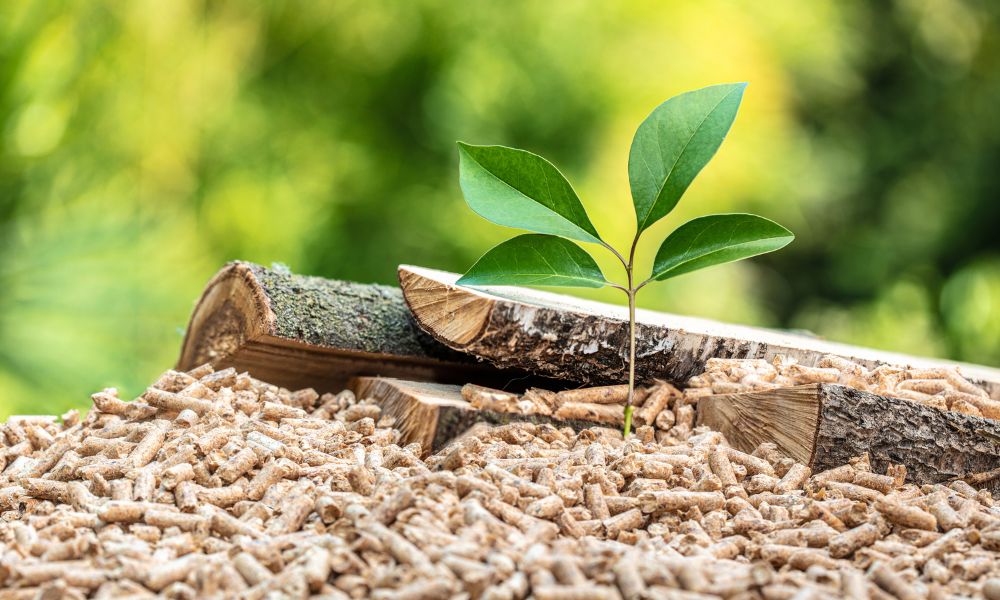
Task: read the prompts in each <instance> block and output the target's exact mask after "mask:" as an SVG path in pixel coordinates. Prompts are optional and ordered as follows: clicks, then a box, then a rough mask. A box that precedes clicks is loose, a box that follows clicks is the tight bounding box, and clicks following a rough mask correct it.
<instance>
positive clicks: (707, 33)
mask: <svg viewBox="0 0 1000 600" xmlns="http://www.w3.org/2000/svg"><path fill="white" fill-rule="evenodd" d="M998 18H1000V5H998V4H997V3H995V2H990V1H988V0H980V1H973V0H965V1H963V0H936V1H934V2H924V1H922V0H896V1H894V2H879V3H867V4H866V3H842V2H834V1H833V0H821V1H818V2H810V3H800V2H794V1H792V0H776V1H774V2H766V3H736V2H731V1H728V0H706V1H704V2H698V3H690V2H655V1H648V2H629V3H583V2H569V1H562V0H560V1H556V2H527V1H524V2H522V1H514V2H503V3H463V4H461V5H458V4H454V3H446V2H437V1H432V0H414V1H412V2H391V1H379V0H367V1H364V2H360V1H348V0H345V1H341V2H336V3H324V2H262V3H245V2H227V1H221V2H197V1H188V0H171V1H169V2H163V1H137V2H124V1H105V2H60V1H58V0H57V1H41V0H39V1H32V0H24V1H21V2H6V3H2V4H0V413H2V414H9V413H12V412H46V413H49V412H55V411H60V410H62V409H65V408H67V407H71V406H77V407H81V406H85V405H86V402H87V394H88V393H89V392H91V391H93V390H95V389H99V388H100V387H103V386H106V385H116V386H119V387H122V388H124V392H125V393H127V394H135V393H138V392H139V391H141V389H142V387H143V386H144V385H145V384H146V383H147V382H149V381H150V380H151V379H152V378H153V377H154V376H155V375H156V374H157V373H158V372H160V371H162V370H163V369H165V368H167V367H169V366H170V365H171V364H172V363H173V361H174V359H175V358H176V355H177V351H178V347H179V343H180V340H181V337H182V335H183V328H184V326H185V324H186V320H187V317H188V314H189V312H190V310H191V308H192V306H193V302H194V300H195V299H196V297H197V296H198V294H199V292H200V289H201V287H202V285H203V284H204V283H205V281H207V279H208V278H209V277H210V276H211V275H212V273H213V272H214V271H215V270H216V269H217V268H218V267H219V266H220V265H221V264H222V263H223V262H225V261H227V260H230V259H234V258H243V259H248V260H254V261H258V262H262V263H269V262H271V261H282V262H284V263H287V264H289V265H290V266H291V267H292V268H293V269H294V270H296V271H301V272H307V273H314V274H321V275H327V276H331V277H338V278H348V279H356V280H361V281H380V282H391V281H393V279H394V269H395V266H396V265H397V263H400V262H407V263H419V264H424V265H429V266H435V267H439V268H444V269H451V270H462V269H464V268H465V267H466V266H468V265H469V264H472V262H473V261H474V260H475V259H476V257H477V256H479V254H481V253H482V252H483V251H485V250H486V249H487V248H488V247H490V245H492V244H493V243H496V242H499V241H500V240H502V239H505V238H507V237H509V236H510V235H511V233H512V232H511V231H504V230H502V229H501V228H499V227H496V226H494V225H491V224H489V223H487V222H485V221H482V220H481V219H479V218H477V217H476V216H475V215H474V214H473V213H472V212H471V211H470V210H468V209H467V208H466V207H465V204H464V202H463V201H462V197H461V194H460V192H459V190H458V183H457V182H458V171H457V152H456V149H455V145H454V142H455V140H457V139H462V140H467V141H469V142H472V143H490V144H494V143H496V144H506V145H510V146H515V147H520V148H525V149H529V150H532V151H535V152H538V153H540V154H542V155H544V156H546V157H548V158H549V159H551V160H552V161H553V162H554V163H556V164H557V165H558V166H559V167H560V168H561V169H562V170H563V171H564V172H565V173H566V174H567V176H568V177H569V178H570V180H571V181H573V183H574V185H575V186H576V187H577V189H578V190H579V191H580V195H581V196H582V197H583V198H586V199H589V200H588V201H587V208H588V211H590V213H591V215H593V217H594V221H595V222H597V223H609V224H610V225H608V226H607V227H604V228H602V229H601V234H602V236H604V237H605V238H606V239H608V240H609V241H611V242H612V243H613V244H616V245H622V244H623V243H626V242H627V241H628V240H630V239H631V235H632V232H633V227H634V222H633V215H632V210H631V208H630V201H629V195H628V194H629V191H628V180H627V175H626V166H627V165H626V161H627V158H626V157H627V149H628V145H629V142H630V138H631V134H632V132H633V131H634V130H635V127H636V126H637V125H638V123H639V122H640V121H641V120H642V119H643V118H644V117H645V116H646V114H647V113H648V112H649V111H650V110H651V109H652V108H653V107H654V106H655V105H656V104H657V103H659V102H660V101H662V100H663V99H665V98H667V97H669V96H672V95H674V94H676V93H678V92H681V91H684V90H688V89H694V88H697V87H701V86H704V85H709V84H713V83H719V82H727V81H749V82H750V87H749V88H748V89H747V93H746V96H745V100H744V105H743V109H742V110H741V111H740V116H739V118H738V119H737V121H736V124H735V126H734V128H733V130H732V132H731V133H730V137H729V139H728V141H727V142H726V143H725V144H724V145H723V147H722V150H721V151H720V153H719V155H718V157H717V158H716V160H715V161H713V163H712V165H710V166H709V167H708V168H707V169H706V170H705V172H704V173H703V174H702V175H701V176H700V177H699V178H698V180H697V181H696V182H695V183H694V185H693V186H692V187H691V189H690V190H689V192H688V194H687V196H686V199H685V202H683V203H682V204H681V206H680V207H679V208H678V210H676V211H675V212H674V213H673V214H671V216H670V217H669V218H667V219H664V220H663V221H662V222H661V223H659V224H657V226H656V227H661V228H663V231H661V232H659V234H660V235H655V234H654V235H650V236H648V239H649V240H657V239H659V238H662V237H663V235H662V234H664V233H665V232H666V231H668V230H670V229H672V228H674V227H676V226H677V225H678V224H679V223H681V222H683V221H685V220H687V219H689V218H691V217H693V216H697V215H700V214H705V213H709V212H724V211H726V210H733V209H738V210H747V211H751V212H756V213H759V214H762V215H765V216H767V217H770V218H773V219H775V220H777V221H779V222H781V223H782V224H784V225H786V226H788V227H789V228H790V229H792V230H793V231H795V232H796V234H797V236H798V237H797V241H796V242H795V243H794V244H792V245H791V246H789V247H788V249H786V250H785V251H784V252H781V253H778V254H775V255H771V256H767V257H763V258H761V259H758V260H755V261H751V262H748V263H741V264H733V265H730V266H726V267H723V268H719V269H716V270H709V271H705V272H702V273H696V274H692V275H688V276H686V277H682V278H679V279H677V280H676V281H674V282H672V284H671V285H667V286H660V287H658V288H657V290H656V291H655V292H653V293H649V294H647V295H646V296H645V297H644V298H643V302H642V304H644V305H646V306H647V307H650V308H658V309H665V310H671V311H676V312H681V313H687V314H694V315H702V316H709V317H715V318H721V319H727V320H732V321H738V322H745V323H757V324H765V325H776V326H785V327H800V328H806V329H810V330H813V331H815V332H817V333H819V334H821V335H824V336H827V337H830V338H834V339H839V340H843V341H848V342H854V343H859V344H866V345H871V346H876V347H881V348H888V349H893V350H900V351H906V352H912V353H918V354H927V355H937V356H948V357H953V358H957V359H964V360H969V361H974V362H980V363H986V364H994V365H996V364H998V363H1000V236H998V234H997V229H998V226H1000V201H998V197H1000V174H998V172H997V165H998V164H1000V119H998V118H997V117H996V114H995V113H996V108H997V106H998V105H1000V22H998ZM654 250H655V248H644V249H643V250H642V251H641V253H640V254H641V255H643V256H652V255H653V251H654ZM602 267H603V268H604V269H605V270H606V272H608V273H609V274H613V273H615V271H614V269H615V265H614V263H613V261H611V260H608V261H607V262H603V263H602ZM639 268H640V270H642V269H648V268H649V265H648V264H647V265H640V267H639ZM612 292H613V290H610V291H604V292H595V294H593V295H595V296H596V297H607V296H605V294H610V293H612ZM612 297H613V296H612Z"/></svg>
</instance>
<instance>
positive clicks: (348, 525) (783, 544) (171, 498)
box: [0, 368, 1000, 600]
mask: <svg viewBox="0 0 1000 600" xmlns="http://www.w3.org/2000/svg"><path fill="white" fill-rule="evenodd" d="M220 382H221V383H220ZM152 390H155V391H152ZM152 390H151V391H150V392H147V393H146V394H144V395H143V398H145V399H143V398H140V399H138V400H136V401H133V402H123V403H124V404H126V405H129V406H131V405H135V404H137V403H138V405H139V406H140V409H139V410H136V411H121V410H119V409H120V408H121V407H120V405H119V404H118V403H116V402H111V401H109V399H117V396H116V393H115V392H114V391H113V390H106V391H105V392H103V393H102V394H101V395H100V398H101V399H100V400H97V399H96V397H95V409H93V410H91V412H90V413H89V414H88V415H87V417H86V418H85V419H75V418H73V416H72V415H70V418H69V419H66V420H64V421H63V422H59V421H57V420H51V419H50V420H45V419H37V418H11V419H10V420H8V422H7V423H5V424H3V425H2V426H0V449H2V450H3V452H2V454H3V456H4V457H5V463H4V467H3V468H2V470H0V511H2V512H0V556H2V567H3V568H0V586H2V589H3V591H2V592H0V597H4V598H57V597H58V598H84V597H90V596H93V597H99V598H110V597H119V596H129V597H143V596H147V597H148V596H152V595H154V594H158V595H162V596H163V597H168V598H196V597H242V598H249V599H255V598H256V599H263V598H279V597H280V598H307V597H310V596H318V597H322V598H337V599H342V598H363V597H370V598H386V599H387V598H450V597H469V598H485V599H488V600H489V599H493V600H499V599H501V598H503V599H512V598H528V597H534V598H710V597H726V598H757V597H761V598H791V597H801V598H806V597H810V598H833V597H842V596H846V597H851V598H856V597H875V598H881V597H886V595H887V594H888V595H889V596H894V597H898V598H910V597H914V598H926V597H934V598H937V597H950V596H954V597H985V598H994V597H995V596H996V593H997V591H998V589H1000V513H998V508H997V506H996V505H995V502H994V500H993V498H992V496H991V494H990V493H989V492H986V491H977V490H975V489H973V488H972V487H971V486H970V485H968V484H967V483H964V482H962V481H954V482H951V483H948V484H944V483H937V484H928V485H925V486H921V487H918V486H915V485H912V484H907V483H905V482H904V477H903V476H902V473H901V469H899V467H898V466H897V465H890V466H888V467H887V474H879V473H876V472H875V471H873V467H874V466H876V464H877V462H878V461H877V460H876V459H875V458H873V457H869V456H859V457H852V458H851V459H850V460H848V461H846V462H845V464H841V465H837V466H835V467H834V468H833V469H830V470H826V471H820V472H817V473H815V474H810V470H809V468H808V467H807V466H806V465H804V464H802V463H800V462H796V461H795V459H794V458H792V457H788V456H785V455H784V454H782V453H781V452H780V451H779V450H778V449H777V447H775V446H773V445H766V444H765V445H763V446H761V447H759V448H756V449H754V451H753V452H744V451H741V450H740V449H737V448H733V447H730V446H728V445H727V444H726V441H725V439H724V437H723V436H722V435H721V434H720V433H718V432H714V431H709V430H707V429H705V428H703V427H699V428H691V427H688V428H687V429H686V430H681V429H678V430H676V431H675V432H674V433H673V434H671V435H672V437H671V439H670V440H666V439H664V441H663V442H659V441H657V440H655V439H650V440H648V441H641V440H640V439H639V436H636V437H635V438H631V439H629V440H627V441H626V440H622V438H621V434H620V431H619V430H618V429H617V428H615V429H609V428H602V427H594V428H590V429H584V430H582V431H574V430H572V429H571V428H568V427H556V426H553V425H550V424H544V423H542V424H536V423H530V422H514V423H509V424H506V425H501V426H487V425H482V426H480V427H477V428H476V429H475V430H474V431H471V432H468V434H467V435H466V436H464V437H463V438H461V439H459V440H456V441H455V442H453V443H452V444H451V445H449V446H447V447H445V448H443V449H442V450H441V451H440V452H438V453H435V454H433V455H431V456H429V457H427V458H426V459H422V458H421V457H420V448H419V447H418V446H416V445H405V446H404V445H400V443H399V441H400V433H399V432H398V431H397V430H395V429H392V428H390V427H386V426H385V425H386V424H387V423H388V421H389V418H388V417H386V415H384V414H383V411H382V410H381V409H380V408H379V407H378V406H376V405H373V404H370V403H368V402H366V401H364V400H363V399H362V400H359V399H358V398H357V397H356V396H355V395H354V394H353V393H351V392H350V391H343V392H341V393H338V394H337V395H332V394H324V395H320V394H317V393H315V392H312V391H311V390H300V391H298V392H290V391H289V390H286V389H283V388H279V387H277V386H273V385H269V384H266V383H263V382H261V381H259V380H256V379H253V378H250V377H249V376H247V375H245V374H239V373H236V372H235V371H231V370H224V371H220V372H212V370H211V369H210V368H204V369H201V368H199V369H196V370H193V371H189V372H171V373H168V374H166V375H165V376H164V377H161V378H160V380H158V381H157V382H156V383H155V384H154V385H153V387H152ZM160 392H166V393H170V394H175V395H176V396H178V397H180V398H182V399H183V398H188V397H195V398H198V399H203V400H210V401H211V403H212V404H211V408H210V409H209V410H207V411H206V412H204V413H202V414H200V415H199V414H197V413H194V412H193V411H191V409H189V408H185V409H183V410H181V411H177V410H176V409H177V408H178V407H179V405H175V404H171V405H170V406H166V407H155V406H154V407H152V408H151V409H150V408H149V405H147V404H145V403H146V401H147V400H146V399H151V398H159V397H162V394H160ZM98 403H99V404H98ZM670 403H674V404H676V405H677V406H676V407H675V411H676V412H677V413H678V414H677V415H675V417H676V418H677V419H678V422H680V421H683V420H684V419H685V418H686V417H685V416H684V414H687V413H688V412H690V410H691V409H692V405H690V404H687V403H685V402H683V401H677V400H676V399H671V402H668V404H670ZM595 405H597V404H595ZM100 406H103V407H105V408H108V409H109V411H110V412H105V411H104V410H102V409H101V408H99V407H100ZM913 406H917V405H913ZM278 407H284V409H279V408H278ZM681 409H687V410H681ZM184 411H191V412H189V413H188V414H187V415H185V417H184V418H180V417H181V414H182V413H184ZM938 414H945V413H940V412H939V413H938ZM192 415H194V416H192ZM675 428H676V427H675ZM247 450H250V451H249V452H247ZM779 477H780V479H779Z"/></svg>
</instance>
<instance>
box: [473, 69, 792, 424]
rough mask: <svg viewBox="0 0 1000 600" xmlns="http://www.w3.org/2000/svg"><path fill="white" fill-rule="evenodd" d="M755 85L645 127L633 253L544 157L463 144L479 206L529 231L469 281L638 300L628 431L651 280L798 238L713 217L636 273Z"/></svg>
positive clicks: (692, 95) (743, 218)
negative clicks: (603, 257) (617, 269)
mask: <svg viewBox="0 0 1000 600" xmlns="http://www.w3.org/2000/svg"><path fill="white" fill-rule="evenodd" d="M745 87H746V84H745V83H735V84H724V85H715V86H710V87H706V88H703V89H700V90H695V91H692V92H687V93H685V94H681V95H679V96H675V97H673V98H670V99H669V100H667V101H666V102H664V103H663V104H661V105H659V106H657V107H656V108H655V109H654V110H653V112H652V113H651V114H650V115H649V116H648V117H647V118H646V120H645V121H643V122H642V124H641V125H639V128H638V129H637V130H636V132H635V137H634V138H633V140H632V147H631V149H630V150H629V160H628V176H629V184H630V187H631V188H632V204H633V205H634V207H635V216H636V231H635V237H634V238H633V240H632V246H631V248H630V249H629V251H628V255H627V258H626V255H625V254H623V253H622V252H619V251H618V250H617V249H615V248H614V247H612V246H611V245H610V244H608V243H607V242H605V241H604V240H603V239H601V236H600V235H599V234H598V232H597V229H596V228H595V227H594V224H593V223H592V222H591V221H590V218H589V217H588V216H587V211H586V210H584V208H583V204H582V203H581V202H580V198H579V197H578V196H577V195H576V192H575V191H573V187H572V186H571V185H570V184H569V182H568V181H567V180H566V178H565V177H563V175H562V173H560V172H559V170H558V169H556V167H555V166H553V165H552V163H550V162H549V161H547V160H545V159H544V158H542V157H541V156H538V155H537V154H532V153H531V152H527V151H525V150H517V149H515V148H507V147H505V146H472V145H469V144H464V143H462V142H459V144H458V148H459V156H460V167H459V172H460V181H461V186H462V193H463V194H464V195H465V200H466V202H468V204H469V206H470V207H471V208H472V210H474V211H475V212H477V213H478V214H479V215H481V216H483V217H484V218H486V219H487V220H489V221H492V222H494V223H497V224H500V225H505V226H508V227H515V228H517V229H526V230H528V231H532V232H534V233H530V234H525V235H520V236H518V237H515V238H513V239H510V240H507V241H506V242H503V243H502V244H500V245H498V246H496V247H495V248H493V249H492V250H490V251H489V252H487V253H486V254H485V255H483V257H482V258H480V259H479V261H478V262H476V264H474V265H473V266H472V268H471V269H469V271H468V272H467V273H465V275H464V276H463V277H462V278H461V279H459V280H458V283H459V284H462V285H469V286H484V285H537V286H570V287H590V288H599V287H603V286H611V287H613V288H616V289H619V290H621V291H622V292H624V293H625V295H626V296H627V297H628V314H629V348H628V365H629V368H628V399H627V401H626V404H625V409H624V410H625V427H624V435H625V436H626V437H627V436H628V435H629V433H630V432H631V428H632V398H633V395H634V392H635V297H636V294H637V293H638V292H639V290H641V289H642V288H644V287H646V285H647V284H649V283H652V282H654V281H663V280H665V279H670V278H671V277H676V276H677V275H682V274H684V273H690V272H691V271H695V270H698V269H703V268H705V267H710V266H712V265H718V264H722V263H727V262H732V261H735V260H740V259H744V258H749V257H752V256H757V255H759V254H764V253H766V252H773V251H775V250H778V249H780V248H782V247H784V246H786V245H787V244H788V243H790V242H791V241H792V240H793V239H794V237H795V236H794V235H793V234H792V232H790V231H788V230H787V229H785V228H784V227H782V226H781V225H778V224H777V223H775V222H774V221H771V220H769V219H765V218H764V217H759V216H757V215H751V214H719V215H707V216H704V217H698V218H696V219H692V220H691V221H688V222H687V223H684V224H683V225H681V226H680V227H678V228H677V229H675V230H674V231H673V232H672V233H671V234H670V235H669V236H667V238H666V239H665V240H664V241H663V243H662V244H661V245H660V249H659V251H658V252H657V253H656V257H655V259H654V262H653V270H652V273H650V275H649V277H648V278H646V279H644V280H642V281H641V282H640V281H639V280H638V279H637V278H636V274H635V271H634V266H635V250H636V246H637V244H638V243H639V239H640V238H641V236H642V234H643V232H645V231H646V230H647V229H649V227H650V226H651V225H653V224H654V223H656V222H657V221H658V220H660V219H662V218H663V217H665V216H666V215H667V214H668V213H669V212H670V211H671V210H673V208H674V207H675V206H676V205H677V202H678V201H679V200H680V198H681V196H682V195H683V194H684V192H685V190H687V188H688V186H689V185H691V182H692V181H693V180H694V178H695V176H696V175H698V173H699V172H700V171H701V170H702V168H704V166H705V165H706V164H707V163H708V161H709V160H711V158H712V156H713V155H715V152H716V150H718V148H719V145H720V144H722V140H723V139H724V138H725V137H726V133H727V132H728V131H729V128H730V126H731V125H732V123H733V119H735V118H736V111H737V109H738V108H739V105H740V101H741V100H742V98H743V90H744V88H745ZM574 242H583V243H587V244H597V245H599V246H602V247H603V248H605V249H606V250H608V251H610V252H611V253H612V254H614V255H615V257H617V259H618V260H619V261H621V264H622V266H623V267H625V275H626V282H625V283H624V284H620V283H614V282H611V281H608V280H607V279H606V278H605V277H604V274H603V273H602V272H601V269H600V267H598V265H597V263H596V262H595V261H594V259H593V258H592V257H591V256H590V254H588V253H587V252H586V251H585V250H583V248H581V247H580V246H579V245H577V244H575V243H574Z"/></svg>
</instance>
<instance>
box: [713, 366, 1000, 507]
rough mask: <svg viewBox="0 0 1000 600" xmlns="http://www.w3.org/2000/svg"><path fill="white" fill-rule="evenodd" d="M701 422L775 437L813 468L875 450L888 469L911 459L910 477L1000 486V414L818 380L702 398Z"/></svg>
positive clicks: (746, 435)
mask: <svg viewBox="0 0 1000 600" xmlns="http://www.w3.org/2000/svg"><path fill="white" fill-rule="evenodd" d="M698 424H699V425H706V426H708V427H710V428H712V429H714V430H717V431H720V432H722V434H723V435H725V436H726V438H727V439H728V440H729V442H730V443H732V444H733V446H735V447H736V448H739V449H742V450H744V451H752V450H753V449H754V448H757V447H758V446H759V445H760V444H761V443H765V442H771V443H774V444H775V445H777V447H778V449H779V450H781V451H782V452H784V453H785V454H787V455H788V456H790V457H792V458H794V459H795V460H797V461H799V462H800V463H803V464H805V465H806V466H807V467H809V468H810V469H812V470H814V471H816V470H822V469H828V468H831V467H834V466H837V465H840V464H843V463H845V462H846V461H847V460H848V459H849V458H850V457H852V456H856V455H859V454H865V453H867V454H869V455H870V456H871V459H872V464H873V465H875V466H876V467H878V468H879V469H881V470H884V469H885V468H886V467H887V466H888V465H889V464H890V463H901V464H903V465H905V466H906V469H907V475H908V478H909V480H910V481H913V482H915V483H921V484H925V483H939V482H944V481H950V480H954V479H968V480H969V481H970V483H972V482H975V484H976V485H977V486H981V487H984V488H986V489H989V490H991V491H993V492H994V493H998V492H1000V477H984V476H982V475H977V474H981V473H990V472H997V473H1000V471H996V470H997V469H1000V422H997V421H991V420H987V419H983V418H981V417H975V416H969V415H964V414H960V413H957V412H952V411H944V410H940V409H938V408H934V407H931V406H924V405H921V404H919V403H916V402H909V401H906V400H899V399H896V398H890V397H885V396H878V395H875V394H871V393H868V392H863V391H860V390H857V389H854V388H850V387H846V386H841V385H836V384H828V383H817V384H811V385H804V386H798V387H792V388H781V389H774V390H765V391H759V392H751V393H745V394H734V395H714V396H709V397H707V398H702V399H700V400H699V401H698Z"/></svg>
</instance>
